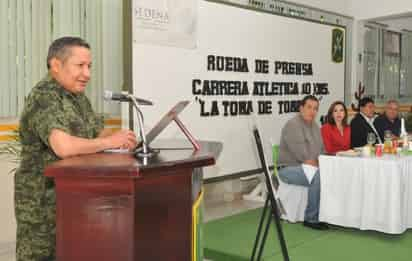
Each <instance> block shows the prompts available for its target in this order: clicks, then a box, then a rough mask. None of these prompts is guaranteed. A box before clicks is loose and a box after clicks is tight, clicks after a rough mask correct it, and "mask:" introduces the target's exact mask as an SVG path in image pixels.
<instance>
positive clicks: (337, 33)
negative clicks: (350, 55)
mask: <svg viewBox="0 0 412 261" xmlns="http://www.w3.org/2000/svg"><path fill="white" fill-rule="evenodd" d="M344 38H345V32H344V31H343V30H342V29H339V28H335V29H333V30H332V61H334V62H335V63H341V62H342V61H343V53H344V47H345V41H344Z"/></svg>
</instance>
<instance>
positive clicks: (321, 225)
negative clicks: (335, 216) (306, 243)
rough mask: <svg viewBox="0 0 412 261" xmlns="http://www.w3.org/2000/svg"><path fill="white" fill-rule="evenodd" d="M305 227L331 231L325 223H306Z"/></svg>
mask: <svg viewBox="0 0 412 261" xmlns="http://www.w3.org/2000/svg"><path fill="white" fill-rule="evenodd" d="M303 226H305V227H309V228H312V229H316V230H328V229H329V226H328V224H326V223H324V222H318V223H311V222H307V221H304V222H303Z"/></svg>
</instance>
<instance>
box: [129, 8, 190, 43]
mask: <svg viewBox="0 0 412 261" xmlns="http://www.w3.org/2000/svg"><path fill="white" fill-rule="evenodd" d="M132 17H133V41H134V42H135V43H146V44H147V43H149V44H158V45H169V46H175V47H182V48H194V47H196V31H197V1H196V0H134V1H133V14H132Z"/></svg>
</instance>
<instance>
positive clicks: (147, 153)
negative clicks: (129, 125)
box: [127, 94, 159, 159]
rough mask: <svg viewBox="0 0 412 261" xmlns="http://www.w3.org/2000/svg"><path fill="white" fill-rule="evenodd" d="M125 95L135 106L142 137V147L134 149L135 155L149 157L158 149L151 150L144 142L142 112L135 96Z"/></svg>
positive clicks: (156, 152)
mask: <svg viewBox="0 0 412 261" xmlns="http://www.w3.org/2000/svg"><path fill="white" fill-rule="evenodd" d="M127 96H128V97H129V98H130V100H131V101H132V102H133V105H134V107H135V108H136V112H137V113H136V116H137V123H138V125H139V133H140V138H141V139H142V149H141V150H136V152H135V156H136V157H138V158H143V159H147V158H151V157H153V156H155V155H157V154H158V153H159V151H158V150H152V149H151V148H150V147H149V146H148V145H147V142H146V133H145V131H144V127H143V113H142V111H141V110H140V109H139V106H138V102H137V100H136V98H135V97H134V96H133V95H130V94H127Z"/></svg>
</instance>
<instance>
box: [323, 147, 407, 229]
mask: <svg viewBox="0 0 412 261" xmlns="http://www.w3.org/2000/svg"><path fill="white" fill-rule="evenodd" d="M319 165H320V177H321V178H320V180H321V200H320V212H319V219H320V220H321V221H324V222H328V223H330V224H336V225H341V226H345V227H354V228H359V229H364V230H376V231H380V232H385V233H391V234H399V233H403V232H404V231H405V230H406V229H408V228H412V157H411V156H400V157H399V156H390V155H388V156H386V155H385V156H383V157H381V158H376V157H371V158H363V157H353V158H352V157H337V156H336V157H335V156H323V155H322V156H320V157H319Z"/></svg>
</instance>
